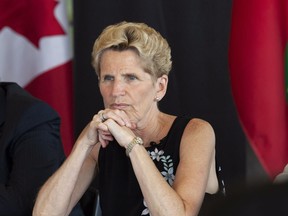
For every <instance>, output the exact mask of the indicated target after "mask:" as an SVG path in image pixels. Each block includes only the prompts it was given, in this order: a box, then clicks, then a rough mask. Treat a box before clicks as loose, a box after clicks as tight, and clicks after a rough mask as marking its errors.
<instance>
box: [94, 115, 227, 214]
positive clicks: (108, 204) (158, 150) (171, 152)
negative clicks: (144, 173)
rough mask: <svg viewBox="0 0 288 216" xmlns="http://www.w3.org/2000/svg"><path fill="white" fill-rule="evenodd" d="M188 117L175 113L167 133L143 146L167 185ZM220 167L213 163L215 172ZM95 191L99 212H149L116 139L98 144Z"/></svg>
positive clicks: (175, 165) (123, 151)
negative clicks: (154, 141)
mask: <svg viewBox="0 0 288 216" xmlns="http://www.w3.org/2000/svg"><path fill="white" fill-rule="evenodd" d="M189 121H190V119H189V118H185V117H177V118H176V119H175V120H174V122H173V124H172V126H171V129H170V130H169V133H168V135H167V136H166V137H165V138H164V139H163V140H161V142H160V143H159V144H157V145H153V146H151V147H148V148H146V150H147V152H148V154H149V155H150V157H151V159H152V160H153V162H154V163H155V165H156V167H157V168H158V170H159V171H160V172H161V174H162V176H163V178H165V180H166V181H167V182H168V183H169V184H170V185H172V184H173V182H174V177H175V173H176V170H177V166H178V163H179V146H180V141H181V137H182V134H183V132H184V129H185V127H186V125H187V123H188V122H189ZM216 161H217V160H216ZM220 170H221V167H219V166H218V165H217V171H218V174H220V173H219V171H220ZM218 178H219V179H218V181H219V188H220V190H219V193H220V194H224V193H225V188H224V181H223V180H222V179H220V178H221V177H220V176H218ZM99 195H100V207H101V210H102V215H103V216H116V215H117V216H137V215H139V216H141V215H150V214H149V209H148V208H147V206H146V203H145V200H144V199H143V195H142V192H141V190H140V186H139V184H138V182H137V179H136V176H135V174H134V171H133V168H132V165H131V162H130V159H129V158H128V157H127V156H126V154H125V149H124V148H122V147H120V146H119V144H117V142H116V141H113V142H111V143H110V144H109V145H108V146H107V147H106V148H101V149H100V152H99ZM207 196H209V195H208V194H207ZM210 196H211V195H210ZM210 196H209V199H210ZM212 196H213V195H212ZM205 199H207V198H206V195H205ZM205 199H204V200H205Z"/></svg>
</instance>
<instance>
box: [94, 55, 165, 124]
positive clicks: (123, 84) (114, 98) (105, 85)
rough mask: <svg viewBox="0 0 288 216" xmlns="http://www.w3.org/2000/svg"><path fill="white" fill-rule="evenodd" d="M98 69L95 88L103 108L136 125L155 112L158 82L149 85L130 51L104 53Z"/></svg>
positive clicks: (159, 86)
mask: <svg viewBox="0 0 288 216" xmlns="http://www.w3.org/2000/svg"><path fill="white" fill-rule="evenodd" d="M100 69H101V70H100V71H101V72H100V80H99V87H100V92H101V94H102V97H103V101H104V106H105V108H110V109H120V110H123V111H125V112H126V114H127V115H128V116H129V118H130V120H131V121H132V122H136V123H137V122H138V121H140V120H141V119H143V117H148V116H149V114H151V113H153V112H154V111H155V110H157V109H158V108H157V102H156V101H155V98H156V97H157V96H158V95H157V93H159V89H161V84H160V82H161V81H160V78H158V79H157V81H156V83H154V82H153V78H152V77H151V75H150V74H148V73H146V72H145V71H144V70H143V68H142V67H141V64H140V60H139V57H138V55H137V54H136V53H135V52H134V51H132V50H125V51H113V50H107V51H105V52H104V53H103V54H102V58H101V62H100ZM147 115H148V116H147Z"/></svg>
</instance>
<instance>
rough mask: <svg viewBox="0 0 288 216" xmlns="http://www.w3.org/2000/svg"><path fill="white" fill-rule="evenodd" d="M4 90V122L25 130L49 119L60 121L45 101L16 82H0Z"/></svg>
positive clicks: (10, 126)
mask: <svg viewBox="0 0 288 216" xmlns="http://www.w3.org/2000/svg"><path fill="white" fill-rule="evenodd" d="M1 88H2V89H4V91H5V98H6V99H5V106H6V107H5V109H6V114H5V122H6V123H5V124H6V126H7V127H8V125H9V128H15V127H16V125H17V127H18V128H21V130H27V129H29V128H33V127H35V126H37V125H41V124H43V123H46V122H50V121H53V122H54V121H56V122H58V121H60V119H59V115H58V113H57V112H56V111H55V110H54V109H53V108H52V107H51V106H50V105H48V104H47V103H46V102H44V101H42V100H40V99H38V98H36V97H34V96H32V95H31V94H30V93H29V92H27V91H26V90H25V89H23V88H21V87H20V86H19V85H17V84H16V83H1Z"/></svg>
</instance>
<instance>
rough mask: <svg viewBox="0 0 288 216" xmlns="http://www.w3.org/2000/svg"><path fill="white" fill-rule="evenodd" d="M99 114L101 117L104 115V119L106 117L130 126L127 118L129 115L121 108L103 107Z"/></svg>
mask: <svg viewBox="0 0 288 216" xmlns="http://www.w3.org/2000/svg"><path fill="white" fill-rule="evenodd" d="M100 114H101V116H102V117H103V116H104V117H103V118H104V119H106V120H107V119H113V120H114V121H115V122H117V124H119V125H121V126H126V127H131V126H132V125H131V122H130V120H129V117H128V116H127V114H126V112H125V111H123V110H118V109H115V110H111V109H105V110H104V111H101V112H100ZM100 114H99V115H100ZM101 116H100V117H101ZM100 117H99V118H100ZM102 117H101V118H102Z"/></svg>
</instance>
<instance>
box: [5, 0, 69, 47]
mask: <svg viewBox="0 0 288 216" xmlns="http://www.w3.org/2000/svg"><path fill="white" fill-rule="evenodd" d="M57 4H58V2H57V1H55V0H0V31H1V30H2V29H3V28H4V27H5V26H7V27H10V28H11V29H13V30H14V31H16V32H18V33H19V34H21V35H23V36H24V37H26V38H27V39H28V40H30V41H31V42H32V43H33V44H34V45H35V46H36V47H38V45H39V40H40V38H41V37H44V36H50V35H61V34H65V32H64V30H63V29H62V27H61V26H60V24H59V23H58V21H57V20H56V18H55V16H54V8H55V6H56V5H57Z"/></svg>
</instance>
